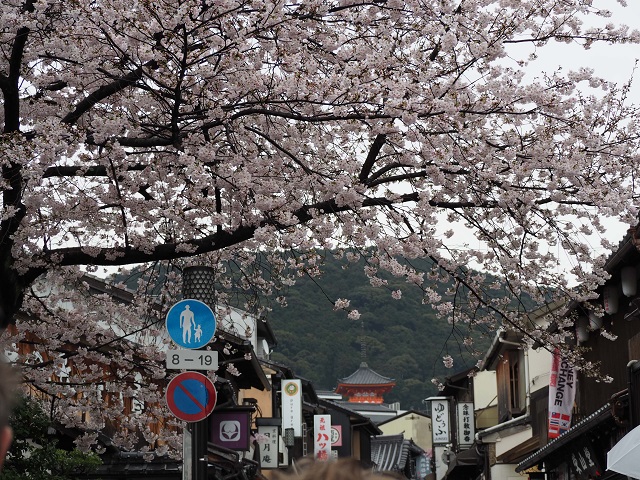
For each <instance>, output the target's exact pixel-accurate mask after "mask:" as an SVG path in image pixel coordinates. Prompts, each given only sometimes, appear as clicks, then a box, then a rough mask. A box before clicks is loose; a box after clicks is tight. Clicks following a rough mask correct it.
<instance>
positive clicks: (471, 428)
mask: <svg viewBox="0 0 640 480" xmlns="http://www.w3.org/2000/svg"><path fill="white" fill-rule="evenodd" d="M457 413H458V418H457V422H456V423H457V425H458V446H460V447H470V446H471V445H472V444H473V437H474V436H475V434H476V432H475V420H474V416H473V403H471V402H460V403H458V411H457Z"/></svg>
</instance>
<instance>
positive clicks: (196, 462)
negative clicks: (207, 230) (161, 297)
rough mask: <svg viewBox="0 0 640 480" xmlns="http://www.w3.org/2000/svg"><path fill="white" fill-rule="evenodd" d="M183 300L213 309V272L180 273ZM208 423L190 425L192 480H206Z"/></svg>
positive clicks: (197, 269)
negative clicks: (197, 301) (200, 303)
mask: <svg viewBox="0 0 640 480" xmlns="http://www.w3.org/2000/svg"><path fill="white" fill-rule="evenodd" d="M182 295H183V298H193V299H195V300H200V301H201V302H204V303H206V304H207V305H209V307H210V308H211V309H212V310H213V308H214V307H215V270H214V269H213V268H211V267H201V266H196V267H188V268H185V269H184V270H183V271H182ZM208 439H209V421H208V419H204V420H201V421H199V422H195V423H192V424H191V459H192V460H191V466H192V472H193V476H192V480H206V479H207V463H208V461H207V442H208Z"/></svg>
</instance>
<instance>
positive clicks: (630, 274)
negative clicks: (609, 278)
mask: <svg viewBox="0 0 640 480" xmlns="http://www.w3.org/2000/svg"><path fill="white" fill-rule="evenodd" d="M620 282H621V283H622V293H624V294H625V296H627V297H633V296H634V295H635V294H636V292H637V290H638V274H637V270H636V267H632V266H628V267H624V268H623V269H622V270H620Z"/></svg>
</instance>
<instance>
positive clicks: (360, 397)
mask: <svg viewBox="0 0 640 480" xmlns="http://www.w3.org/2000/svg"><path fill="white" fill-rule="evenodd" d="M395 386H396V382H395V380H394V379H393V378H388V377H384V376H382V375H380V374H379V373H376V372H374V371H373V370H371V369H370V368H369V366H368V365H367V362H362V363H361V364H360V367H359V368H358V370H356V371H355V372H353V373H352V374H351V375H349V376H348V377H346V378H341V379H339V380H338V386H337V387H336V390H335V391H336V393H339V394H340V395H343V396H344V397H346V398H348V401H349V402H353V403H379V404H381V403H382V402H383V398H382V396H383V395H384V394H385V393H387V392H389V391H390V390H391V389H392V388H393V387H395Z"/></svg>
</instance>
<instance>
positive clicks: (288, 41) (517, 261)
mask: <svg viewBox="0 0 640 480" xmlns="http://www.w3.org/2000/svg"><path fill="white" fill-rule="evenodd" d="M0 14H1V16H2V18H1V22H0V24H2V25H3V29H2V31H1V32H0V51H1V55H0V90H1V91H2V106H3V122H4V123H3V133H2V141H1V142H0V148H1V150H2V151H1V155H2V175H1V181H2V202H3V203H2V217H1V219H0V259H1V261H0V269H1V272H0V308H1V310H2V315H1V324H2V325H5V326H6V325H7V324H11V323H14V322H16V318H18V317H17V314H18V312H20V311H26V312H28V313H29V318H30V320H29V319H25V318H22V317H19V320H18V321H17V324H16V325H17V327H19V328H21V329H22V331H23V332H24V331H26V330H31V331H33V333H34V334H35V335H37V336H38V338H39V339H47V341H52V342H53V343H52V344H50V347H51V348H52V350H51V351H55V349H56V348H58V349H60V348H62V345H63V344H65V342H67V341H75V340H80V339H81V340H82V341H83V342H87V344H86V346H84V347H82V349H81V350H80V351H79V352H76V353H74V355H79V356H78V360H77V361H78V362H84V360H80V358H91V356H92V355H93V356H96V358H95V359H94V360H96V361H98V360H99V361H101V362H102V361H105V362H106V358H108V357H107V356H106V355H108V352H106V351H104V350H101V348H103V347H105V345H109V346H112V345H114V344H116V343H118V342H119V343H118V344H121V345H125V343H124V340H126V339H127V336H128V335H133V333H134V332H137V331H138V330H141V329H143V328H144V327H145V324H144V319H145V318H148V317H145V315H142V314H141V313H140V312H137V311H136V312H131V311H130V310H127V311H119V312H118V313H117V314H116V313H113V314H111V313H109V314H108V315H106V316H105V317H103V322H102V323H101V322H100V321H99V320H98V318H96V315H95V314H91V311H90V310H87V308H88V307H83V308H80V307H79V306H78V305H80V303H81V302H85V301H87V302H88V300H87V299H86V298H85V299H83V298H81V294H82V293H85V292H83V291H82V288H80V289H78V288H74V289H72V290H65V285H66V287H69V286H70V285H74V286H75V285H77V284H76V283H73V282H71V281H70V280H69V278H76V279H77V278H78V276H79V274H80V272H85V271H88V272H95V271H96V270H97V269H99V268H101V267H120V266H127V265H136V266H140V265H142V266H143V268H144V267H145V266H149V265H157V264H158V262H164V263H166V264H170V265H174V266H176V267H177V268H179V267H180V266H183V265H187V264H189V263H199V264H203V263H204V264H208V265H213V266H215V267H216V268H217V269H218V278H219V282H220V285H221V286H222V287H224V288H223V289H222V290H221V293H220V295H219V299H220V302H221V305H224V304H225V302H226V303H229V302H231V301H232V300H233V299H232V292H237V291H245V292H248V293H251V295H253V298H260V299H264V298H268V297H273V298H275V299H277V300H279V301H281V302H286V298H285V297H286V296H285V295H284V293H283V292H284V291H285V289H284V288H285V287H288V286H291V285H293V284H294V283H295V280H296V278H297V277H298V276H299V275H317V274H319V273H320V272H321V270H322V268H321V258H320V257H319V256H318V253H317V252H318V251H320V250H326V249H332V251H334V252H336V254H337V255H344V259H345V262H347V263H348V262H350V261H353V260H355V259H357V257H358V255H364V256H366V259H367V263H366V264H367V267H366V274H367V275H368V277H369V278H370V280H371V282H372V284H374V285H378V286H380V287H382V289H381V294H387V295H392V296H393V297H394V298H398V299H399V301H402V300H401V298H400V297H401V291H397V290H394V291H393V292H391V291H390V290H385V289H384V286H385V275H387V274H391V275H393V276H396V277H401V278H405V279H406V281H407V288H420V289H422V290H423V291H424V302H425V304H428V305H433V306H434V307H435V308H436V309H437V310H438V311H439V312H440V313H441V314H442V318H443V321H448V322H450V323H451V324H452V325H456V324H467V325H471V326H474V325H478V326H480V325H486V326H488V327H491V326H495V325H497V324H507V325H509V326H510V327H512V328H517V329H521V330H522V331H524V332H526V333H527V334H528V335H530V336H531V339H532V340H533V339H540V341H542V342H543V343H545V344H547V345H548V346H551V345H552V344H554V343H562V342H563V338H562V337H560V336H557V335H552V334H545V333H543V332H538V331H535V330H532V328H531V326H530V325H528V324H527V323H526V322H524V321H523V320H522V318H523V316H522V313H523V310H524V306H523V304H522V299H523V298H525V297H526V298H529V299H531V300H532V302H533V303H537V304H541V303H544V302H547V301H549V299H550V298H552V297H554V296H558V295H560V296H563V295H564V296H566V297H567V298H572V299H576V300H582V299H585V298H587V297H588V296H589V292H590V291H591V288H592V287H593V285H595V284H597V283H598V282H601V281H602V279H603V278H604V273H603V272H601V271H600V270H599V267H600V266H601V265H602V263H603V261H602V258H600V257H599V256H598V255H594V253H593V247H594V246H597V247H600V245H597V244H594V243H593V242H594V240H593V239H594V238H596V239H598V238H599V236H602V237H603V238H604V233H605V222H604V220H606V219H609V218H611V219H618V220H621V221H623V222H627V223H629V224H634V222H635V220H636V214H637V209H636V205H635V196H634V195H635V188H636V184H635V183H636V182H635V180H636V179H637V178H638V176H637V175H638V172H637V171H636V170H637V163H638V162H637V156H636V152H637V148H638V132H639V129H638V120H637V119H638V109H637V107H636V106H634V105H632V104H631V103H630V102H628V99H627V95H628V92H629V85H628V84H625V85H614V84H611V83H609V82H607V81H605V80H603V79H599V78H597V77H596V76H595V75H594V73H593V72H592V71H591V70H589V69H588V68H584V69H579V70H575V71H564V70H558V71H553V72H547V73H546V74H544V75H540V76H539V77H537V78H535V79H534V80H527V79H526V78H525V72H526V69H527V65H528V62H529V59H528V58H527V57H524V58H517V57H516V56H515V55H517V53H514V52H515V50H514V49H513V47H514V46H517V45H523V44H526V45H531V46H532V47H535V48H536V49H537V52H538V54H544V52H545V51H548V50H549V48H551V47H552V46H553V44H554V43H556V42H566V43H572V44H575V45H576V47H584V48H589V47H590V46H592V45H593V44H594V43H597V42H606V43H609V44H611V48H616V47H615V44H622V43H629V42H633V43H636V42H638V40H640V34H639V33H638V32H637V31H635V30H634V31H631V30H629V29H628V28H626V27H624V26H612V25H606V26H604V27H602V28H595V27H590V25H591V23H590V19H591V18H597V17H604V16H606V15H607V12H605V11H603V10H599V9H597V8H596V7H595V6H593V5H592V2H590V1H584V0H580V1H579V0H565V1H562V2H559V1H557V0H535V1H533V0H516V1H513V0H456V1H455V2H450V1H448V0H438V1H435V0H423V1H415V0H373V1H359V0H354V1H350V0H336V1H319V0H308V1H301V2H289V1H281V0H216V1H208V0H197V1H194V0H181V1H180V2H178V1H173V0H167V1H163V2H150V1H137V0H131V1H128V2H121V1H118V0H95V1H82V0H71V1H69V2H44V1H36V0H24V1H22V0H21V1H14V0H5V1H3V2H2V7H1V10H0ZM602 246H603V247H610V246H611V245H609V244H608V243H606V240H602ZM283 252H285V253H286V254H287V255H286V256H285V255H283ZM419 258H420V259H422V258H426V259H430V260H431V261H432V262H433V265H434V267H433V269H430V270H428V271H421V270H419V269H416V268H413V266H412V265H413V263H412V260H414V259H419ZM258 259H260V261H259V262H258V261H257V260H258ZM264 259H267V260H268V262H264V261H263V260H264ZM559 262H566V264H568V265H569V267H568V268H567V269H559V268H558V263H559ZM230 266H233V268H231V267H230ZM46 274H48V275H46ZM45 275H46V276H45ZM43 278H46V279H47V282H49V284H51V283H53V284H55V288H52V289H48V288H44V287H42V286H38V285H40V284H39V283H37V281H38V282H39V281H40V280H42V279H43ZM62 280H65V281H64V282H63V281H62ZM47 282H44V284H47ZM437 282H452V283H451V285H453V287H452V288H451V291H450V294H451V295H450V296H449V297H447V298H441V296H439V295H438V294H437V293H436V291H435V289H434V288H433V285H434V284H435V283H437ZM575 284H577V285H580V287H578V288H573V287H572V286H573V285H575ZM168 288H170V287H168ZM225 289H226V293H225ZM43 292H46V294H45V293H43ZM61 292H65V293H64V295H63V294H62V293H61ZM496 292H498V293H499V294H497V293H496ZM100 298H102V297H100ZM166 298H170V294H169V293H168V294H167V297H166ZM65 299H66V300H65ZM63 300H65V301H70V302H72V304H73V305H74V306H75V307H74V308H72V309H66V310H65V309H64V308H63V307H64V303H65V302H64V301H63ZM103 300H104V302H105V304H107V303H108V302H107V300H106V299H103ZM333 301H334V302H335V308H341V309H344V310H345V311H346V312H348V316H349V317H350V318H353V319H356V318H358V315H359V313H358V312H357V311H356V310H354V309H352V308H351V307H350V304H349V298H348V292H346V293H345V298H342V299H333ZM89 304H90V303H87V305H89ZM136 304H137V305H139V308H142V309H143V310H144V308H145V307H144V305H147V303H144V302H142V301H138V302H137V303H136ZM94 307H95V308H98V309H100V311H107V312H111V310H109V308H116V307H105V306H99V307H98V306H95V305H94ZM247 307H251V308H258V307H259V306H258V305H257V304H251V305H249V304H247ZM118 308H121V309H122V307H121V306H120V307H118ZM93 311H95V310H93ZM257 311H258V313H261V311H260V310H257ZM53 314H55V315H54V316H55V318H56V319H58V320H53V318H54V316H52V315H53ZM110 319H113V321H114V322H116V319H118V322H120V323H121V324H122V325H120V324H118V325H119V326H118V327H117V328H116V327H114V326H113V325H110V324H109V321H108V320H110ZM123 319H127V321H126V322H125V321H123ZM60 322H62V323H60ZM105 332H109V333H108V334H107V333H105ZM22 335H26V334H25V333H23V334H22ZM467 341H468V339H465V343H467ZM153 345H154V344H153V342H149V343H147V344H146V347H145V348H146V353H145V358H146V359H150V360H153V359H154V358H156V357H157V355H158V354H157V348H156V350H154V348H153ZM99 347H100V348H99ZM122 348H125V347H122ZM117 351H118V352H126V348H125V350H122V349H121V350H117ZM65 355H68V353H67V354H65ZM101 355H105V356H104V357H102V356H101ZM87 356H88V357H87ZM111 356H112V357H116V355H113V350H111ZM119 356H120V357H122V358H120V359H118V362H122V368H124V365H125V363H124V362H125V361H129V362H132V361H133V359H132V358H133V357H132V354H131V353H128V354H125V353H123V354H122V355H119ZM29 362H30V364H31V365H36V366H37V367H38V368H31V369H29V372H30V373H29V375H32V380H33V382H34V383H38V382H40V383H38V385H40V388H42V389H46V388H51V385H50V384H48V385H49V386H48V387H47V386H45V383H46V381H47V379H49V378H50V374H51V368H53V366H57V367H56V368H62V365H61V363H60V361H52V360H51V361H49V360H46V359H43V360H42V361H40V360H37V361H36V360H33V359H31V360H29ZM29 362H26V361H25V362H23V363H29ZM149 368H151V367H149ZM94 374H95V375H98V372H94ZM156 374H158V373H157V372H155V371H154V372H153V375H156ZM153 375H152V376H153ZM158 375H161V373H160V374H158ZM82 378H84V381H85V383H91V382H92V381H95V380H96V379H97V377H96V378H92V377H91V375H89V374H88V373H87V371H85V370H82ZM118 378H120V379H121V380H122V379H124V378H128V379H129V380H130V379H131V377H130V376H128V375H124V374H123V376H122V377H118ZM79 380H80V379H79ZM114 381H115V380H114ZM78 383H81V382H80V381H79V382H78ZM56 388H57V389H56V390H55V391H54V390H50V392H51V393H52V394H55V395H60V394H62V388H63V386H60V385H59V386H58V387H56ZM64 388H68V387H64ZM78 388H79V387H78ZM145 388H146V387H145ZM102 414H104V415H107V414H109V415H111V414H112V415H116V414H117V412H116V411H115V410H114V411H110V412H106V413H105V412H102ZM96 415H98V414H96ZM94 418H98V417H95V416H94Z"/></svg>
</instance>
